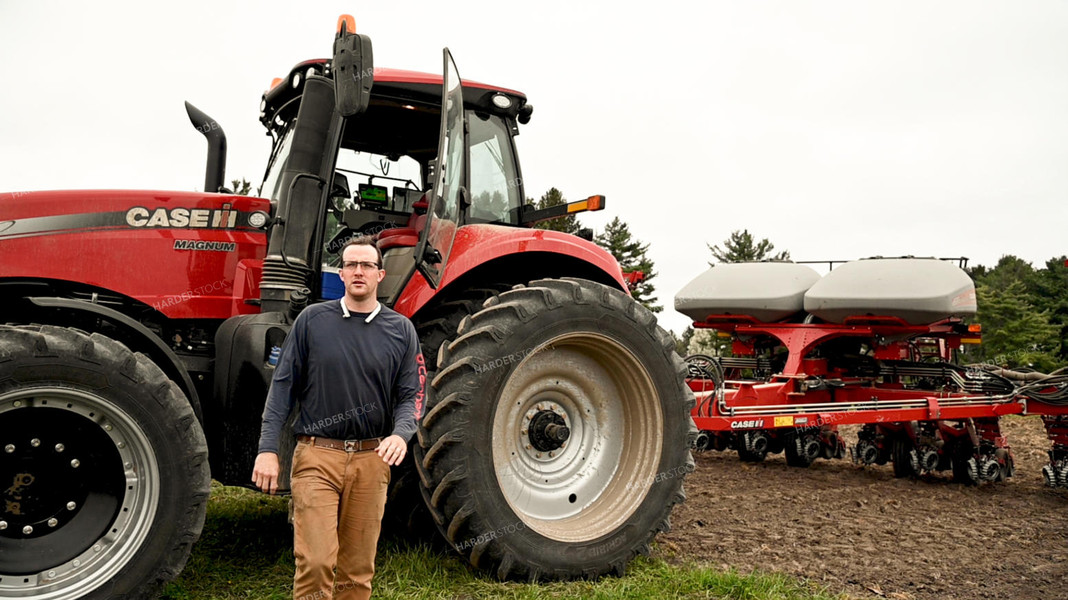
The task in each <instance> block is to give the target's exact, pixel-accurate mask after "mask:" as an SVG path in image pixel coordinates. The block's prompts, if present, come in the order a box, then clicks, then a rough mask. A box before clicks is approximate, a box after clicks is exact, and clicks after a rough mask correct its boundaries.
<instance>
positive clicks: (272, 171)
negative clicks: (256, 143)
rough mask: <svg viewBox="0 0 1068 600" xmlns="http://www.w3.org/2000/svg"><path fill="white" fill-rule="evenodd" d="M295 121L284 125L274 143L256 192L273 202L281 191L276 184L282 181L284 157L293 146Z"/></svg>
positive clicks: (287, 156)
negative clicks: (265, 170) (261, 181)
mask: <svg viewBox="0 0 1068 600" xmlns="http://www.w3.org/2000/svg"><path fill="white" fill-rule="evenodd" d="M295 122H296V120H293V121H291V122H290V123H289V125H287V126H286V128H285V130H284V131H283V132H282V136H281V137H280V138H279V139H278V142H276V143H275V145H274V150H273V152H272V153H271V160H270V161H268V163H267V172H266V173H264V175H263V183H262V184H261V185H260V189H259V190H258V191H257V192H256V195H257V196H259V197H260V198H270V199H271V200H274V201H275V202H277V201H278V196H279V194H280V193H281V190H279V189H278V186H279V184H281V182H282V169H284V168H285V166H286V159H288V158H289V152H290V150H292V148H293V130H294V129H296V128H295V127H294V126H293V124H294V123H295Z"/></svg>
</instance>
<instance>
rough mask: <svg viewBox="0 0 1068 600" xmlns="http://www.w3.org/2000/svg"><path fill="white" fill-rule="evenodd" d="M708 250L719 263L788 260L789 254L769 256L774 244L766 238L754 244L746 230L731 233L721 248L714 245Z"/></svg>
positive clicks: (751, 235)
mask: <svg viewBox="0 0 1068 600" xmlns="http://www.w3.org/2000/svg"><path fill="white" fill-rule="evenodd" d="M708 249H709V250H711V251H712V256H714V257H715V258H716V260H717V261H718V262H721V263H737V262H749V261H758V260H790V253H789V252H788V251H786V250H783V251H782V252H778V253H776V254H771V251H772V250H774V249H775V244H772V243H771V242H770V241H768V238H763V239H761V240H760V241H759V242H754V240H753V234H751V233H749V230H748V229H743V230H741V231H738V230H735V231H733V232H731V236H730V237H729V238H727V240H726V241H724V242H723V247H722V248H720V247H719V244H716V245H715V246H709V247H708ZM708 264H710V265H711V264H715V263H708Z"/></svg>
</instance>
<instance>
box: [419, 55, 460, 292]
mask: <svg viewBox="0 0 1068 600" xmlns="http://www.w3.org/2000/svg"><path fill="white" fill-rule="evenodd" d="M442 54H443V59H444V60H443V62H444V74H443V76H442V86H441V129H440V131H439V134H438V159H437V164H436V166H435V171H434V184H433V188H432V193H431V200H430V205H429V207H428V208H427V218H426V223H425V225H424V227H423V230H422V232H421V233H420V235H419V245H418V246H417V247H416V254H415V255H416V257H418V258H417V260H418V261H419V262H418V265H417V266H418V269H419V271H420V272H421V273H422V274H423V277H425V278H426V280H427V282H429V283H430V286H431V287H433V288H436V287H437V286H438V284H439V283H440V282H441V275H442V273H444V272H445V265H446V264H447V263H448V261H449V253H450V252H451V251H452V243H453V240H454V239H455V237H456V230H457V228H459V226H460V215H461V214H462V213H463V207H464V205H465V204H466V203H467V202H468V199H467V188H466V187H465V186H466V181H467V122H466V116H465V113H464V94H463V87H462V86H461V85H460V74H459V73H458V72H457V70H456V62H455V61H453V58H452V54H451V53H450V52H449V49H448V48H445V49H444V51H443V52H442Z"/></svg>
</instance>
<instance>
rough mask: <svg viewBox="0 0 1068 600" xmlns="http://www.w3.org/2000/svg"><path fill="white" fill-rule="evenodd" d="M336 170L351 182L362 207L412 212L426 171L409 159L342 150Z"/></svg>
mask: <svg viewBox="0 0 1068 600" xmlns="http://www.w3.org/2000/svg"><path fill="white" fill-rule="evenodd" d="M335 170H336V171H337V172H339V173H343V174H344V175H345V178H346V179H347V181H348V186H349V190H351V192H352V198H353V200H354V201H355V203H356V204H357V205H359V207H360V208H382V209H386V210H396V211H401V212H411V203H412V202H413V201H414V200H418V199H419V196H420V195H421V192H422V188H423V169H422V166H421V165H420V164H419V162H417V161H416V160H415V159H414V158H412V157H410V156H383V155H381V154H375V153H374V152H361V151H358V150H349V149H347V148H341V149H340V150H339V151H338V156H337V167H336V168H335Z"/></svg>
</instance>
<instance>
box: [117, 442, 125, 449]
mask: <svg viewBox="0 0 1068 600" xmlns="http://www.w3.org/2000/svg"><path fill="white" fill-rule="evenodd" d="M125 447H126V442H119V450H122V449H123V448H125Z"/></svg>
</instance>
